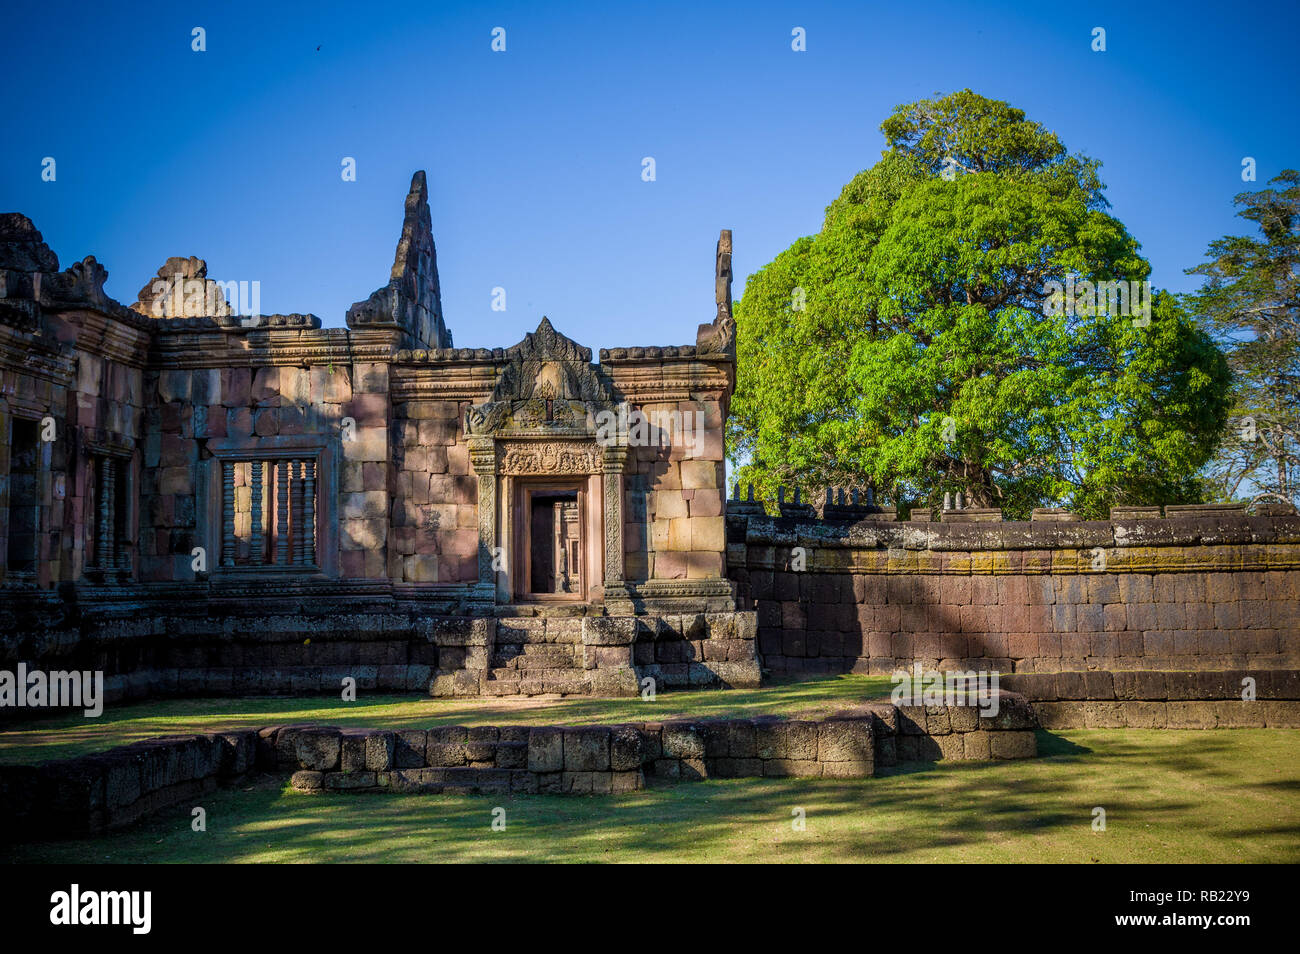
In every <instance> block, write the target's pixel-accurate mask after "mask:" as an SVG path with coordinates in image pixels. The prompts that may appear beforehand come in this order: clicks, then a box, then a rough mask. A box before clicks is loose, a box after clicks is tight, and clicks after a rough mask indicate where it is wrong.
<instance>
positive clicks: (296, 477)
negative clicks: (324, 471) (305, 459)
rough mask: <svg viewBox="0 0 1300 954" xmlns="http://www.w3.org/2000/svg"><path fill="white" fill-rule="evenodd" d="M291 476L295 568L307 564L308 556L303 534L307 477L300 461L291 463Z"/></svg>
mask: <svg viewBox="0 0 1300 954" xmlns="http://www.w3.org/2000/svg"><path fill="white" fill-rule="evenodd" d="M289 476H290V477H291V478H292V479H293V485H292V487H291V492H292V494H293V529H292V531H291V532H292V533H293V563H294V566H302V565H303V564H304V563H306V562H307V560H306V555H305V554H304V553H303V544H304V543H305V542H306V541H305V540H304V538H303V533H302V478H303V477H305V476H306V474H305V473H304V470H303V463H302V461H300V460H293V461H290V462H289Z"/></svg>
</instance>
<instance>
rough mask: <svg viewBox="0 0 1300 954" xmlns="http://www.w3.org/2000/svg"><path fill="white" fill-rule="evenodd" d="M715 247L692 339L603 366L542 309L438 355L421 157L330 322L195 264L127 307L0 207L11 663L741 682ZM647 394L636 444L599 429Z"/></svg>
mask: <svg viewBox="0 0 1300 954" xmlns="http://www.w3.org/2000/svg"><path fill="white" fill-rule="evenodd" d="M715 265H716V273H717V276H718V285H719V294H718V299H717V302H716V306H717V310H716V315H715V317H714V320H713V321H711V322H709V323H706V324H704V325H701V327H700V329H699V331H698V334H697V336H696V342H695V343H694V344H691V345H683V346H680V347H636V348H616V349H610V350H608V351H604V352H602V353H601V355H600V363H599V364H593V363H592V353H591V351H590V349H588V348H584V347H582V346H580V345H578V344H576V343H575V342H573V341H571V340H569V339H568V338H566V337H564V336H563V335H562V334H560V333H559V332H557V331H556V330H555V329H554V328H553V327H552V325H551V324H550V322H549V321H547V320H546V319H544V318H543V319H542V321H541V324H540V325H539V326H538V328H537V330H536V331H535V332H534V333H532V334H529V335H526V336H525V338H524V340H523V341H521V342H519V343H518V344H517V345H515V346H513V347H510V348H494V349H488V348H477V349H466V348H455V347H453V343H452V337H451V333H450V331H449V330H448V329H447V325H446V322H445V320H444V317H443V313H442V304H441V296H440V290H439V281H438V274H437V261H436V251H435V249H434V243H433V237H432V231H431V223H430V215H429V208H428V202H427V194H426V186H425V180H424V174H423V173H417V174H416V176H415V177H414V178H413V180H412V183H411V189H410V193H409V194H408V196H407V199H406V207H405V216H404V221H403V226H402V233H401V238H400V240H399V242H398V246H397V252H396V255H395V260H394V264H393V269H392V273H391V277H390V281H389V282H388V284H387V285H385V286H384V287H383V288H380V289H379V290H378V291H376V292H374V293H373V294H372V295H370V296H369V298H367V299H366V300H365V301H362V302H358V303H357V304H356V305H353V306H352V308H351V309H350V310H349V311H348V314H347V327H346V328H338V329H324V328H321V326H320V324H321V323H320V321H319V319H318V318H316V317H315V316H312V315H298V314H294V315H271V316H247V315H241V314H239V313H237V312H236V311H235V310H234V309H232V308H231V307H230V306H229V305H228V304H227V303H226V301H225V298H224V297H223V295H222V294H221V292H220V289H219V286H218V284H217V283H216V282H214V281H213V280H212V279H211V278H209V277H208V275H207V269H206V264H205V263H204V262H203V261H202V260H201V259H197V258H193V257H190V258H172V259H169V260H168V261H167V262H166V263H165V264H164V265H163V266H162V267H161V268H160V269H159V271H158V275H157V276H156V277H155V278H154V279H151V280H150V282H149V283H147V284H146V285H145V287H144V288H143V289H141V291H140V294H139V296H138V300H137V302H136V303H135V304H134V305H133V306H132V307H131V308H125V307H123V306H122V305H120V304H119V303H117V302H116V301H113V300H112V299H110V298H109V297H108V296H107V295H105V293H104V291H103V282H104V279H105V278H106V277H107V273H106V272H105V271H104V269H103V268H102V267H101V266H99V265H98V263H96V262H95V260H94V259H93V258H87V259H86V260H85V261H84V262H80V263H77V264H76V265H74V266H73V267H72V268H70V269H67V270H65V271H59V267H58V261H57V258H56V257H55V256H54V254H53V252H51V251H50V249H49V248H48V247H47V246H46V245H45V244H44V242H43V241H42V239H41V236H40V233H39V232H37V231H36V230H35V228H34V227H33V226H32V223H31V222H30V221H29V220H28V219H26V217H24V216H21V215H18V214H9V215H6V216H4V217H3V218H0V433H2V434H3V435H4V437H5V441H4V445H3V451H2V452H0V639H3V642H2V643H0V663H10V664H12V663H15V662H17V661H18V660H20V659H22V660H26V661H28V662H29V663H32V664H35V665H43V666H45V667H47V668H55V667H59V668H68V667H76V668H95V669H102V670H104V671H105V672H106V673H107V674H108V675H109V677H110V683H111V696H112V698H114V699H120V698H124V697H134V696H141V695H148V694H153V693H166V692H188V691H200V692H212V691H217V692H246V691H251V692H256V691H270V692H281V691H321V690H323V689H331V690H332V689H334V688H335V687H336V686H337V678H338V674H339V670H340V668H350V669H357V668H358V667H360V669H361V672H360V679H361V681H362V682H363V683H371V684H373V685H375V686H378V687H382V688H404V689H405V688H416V687H417V686H418V685H420V684H421V683H423V684H424V685H426V686H430V687H431V688H432V689H433V691H435V692H437V693H440V694H441V693H447V694H467V693H478V692H483V693H493V694H503V695H504V694H515V693H524V694H528V693H536V692H619V693H627V692H631V691H635V689H636V685H637V678H636V676H637V673H636V672H635V671H634V668H633V666H634V663H635V664H636V665H639V666H642V667H649V668H650V669H651V670H653V675H654V677H655V678H656V679H657V680H660V682H661V686H663V687H665V688H671V687H672V686H673V685H680V686H686V685H709V684H713V685H754V684H756V683H757V680H758V666H757V661H756V658H755V656H754V650H753V645H754V635H755V633H754V625H753V618H752V614H746V613H743V612H742V613H737V606H736V602H735V592H734V586H733V584H732V583H731V582H730V581H729V580H728V579H727V577H726V572H725V552H724V551H725V539H724V538H725V527H724V519H725V518H724V498H725V490H724V468H723V446H722V428H723V420H724V418H725V415H726V409H727V402H728V399H729V397H730V394H731V390H732V387H733V385H734V379H735V374H734V322H733V321H732V318H731V314H730V307H731V302H730V235H729V233H725V232H724V233H723V236H722V238H721V240H720V241H719V243H718V254H717V261H716V263H715ZM637 414H642V415H645V417H646V418H647V419H648V420H649V421H651V422H652V426H651V427H650V430H649V434H648V435H641V438H642V439H634V438H635V437H636V435H635V434H633V433H630V432H629V431H628V429H627V428H626V427H625V426H624V427H621V428H616V429H615V430H614V431H613V433H612V434H611V433H610V432H609V431H608V430H607V431H606V432H604V433H602V432H601V430H600V423H601V421H602V420H603V419H604V418H607V417H609V416H613V417H614V418H616V419H622V420H627V419H628V418H629V417H631V416H634V415H637ZM683 426H684V427H685V428H686V429H687V430H686V433H685V435H684V434H683V433H681V429H682V428H683ZM46 431H49V432H51V433H49V434H48V435H46V433H45V432H46ZM686 438H689V439H686ZM548 519H549V520H550V522H549V523H548V522H547V520H548ZM706 614H707V618H706ZM592 617H600V618H606V619H610V620H615V622H612V623H610V624H609V625H608V626H605V625H603V624H600V623H597V622H593V621H592V619H591V618H592ZM584 618H585V619H584ZM618 620H622V622H617V621H618ZM710 639H716V640H717V642H716V643H712V644H710V648H709V650H708V652H706V651H705V650H704V648H703V643H704V642H705V641H707V640H710ZM638 640H639V641H640V643H641V645H639V646H638V647H637V648H636V650H635V653H634V650H633V643H635V642H637V641H638ZM746 641H747V642H748V645H747V646H745V645H741V644H743V643H745V642H746ZM674 643H675V644H677V645H675V646H674V645H672V644H674ZM715 663H716V665H714V664H715ZM349 674H350V675H353V676H356V675H358V673H356V672H351V673H349Z"/></svg>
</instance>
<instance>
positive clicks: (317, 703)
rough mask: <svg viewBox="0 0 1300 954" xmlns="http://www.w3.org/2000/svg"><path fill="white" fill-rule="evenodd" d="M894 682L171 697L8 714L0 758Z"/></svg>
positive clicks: (552, 717)
mask: <svg viewBox="0 0 1300 954" xmlns="http://www.w3.org/2000/svg"><path fill="white" fill-rule="evenodd" d="M891 689H892V684H891V681H889V677H888V676H826V677H819V678H813V680H802V681H797V682H784V684H776V685H766V686H763V688H762V689H728V690H727V691H718V690H711V691H707V690H706V691H697V693H659V694H658V695H656V698H655V701H654V702H650V701H642V699H641V698H640V697H636V698H632V699H594V698H586V697H573V698H567V699H559V698H551V699H529V698H520V697H515V698H508V697H507V698H504V699H493V698H461V699H430V698H429V697H426V695H412V694H404V695H380V694H369V695H368V694H364V693H363V694H360V697H359V698H357V701H356V702H343V701H342V699H339V698H338V697H331V695H320V697H300V698H273V697H270V698H256V697H252V698H211V699H164V701H155V702H142V703H136V704H127V706H118V707H109V708H105V710H104V714H103V715H101V716H100V717H99V719H86V717H83V716H82V715H81V714H77V715H68V716H55V717H42V719H32V720H27V721H21V723H19V721H10V723H4V724H0V764H8V766H13V764H32V763H36V762H43V760H45V759H66V758H72V756H74V755H85V754H86V753H94V751H103V750H104V749H112V747H113V746H117V745H125V743H127V742H134V741H136V740H140V738H155V737H157V736H169V734H170V736H174V734H179V733H191V732H212V730H214V729H234V728H260V727H263V725H287V724H294V723H296V724H303V723H312V724H316V725H339V727H356V728H374V729H406V728H412V729H420V728H432V727H434V725H530V724H539V725H546V724H551V725H555V724H568V725H580V724H591V723H604V724H615V723H630V721H638V723H645V721H662V720H666V719H681V717H724V716H757V715H785V716H789V715H797V714H806V715H809V716H818V715H824V714H827V712H833V711H836V710H841V708H846V707H849V706H855V704H858V703H862V702H868V701H872V699H888V697H889V690H891Z"/></svg>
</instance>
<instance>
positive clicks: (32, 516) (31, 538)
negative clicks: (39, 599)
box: [6, 418, 41, 580]
mask: <svg viewBox="0 0 1300 954" xmlns="http://www.w3.org/2000/svg"><path fill="white" fill-rule="evenodd" d="M12 427H13V439H12V442H11V443H10V446H9V522H8V528H9V531H8V534H9V536H8V552H7V556H8V561H7V563H6V567H7V568H8V572H7V575H8V577H9V578H10V579H18V580H24V579H27V580H34V579H35V577H36V561H37V556H38V552H39V551H38V541H39V535H40V516H41V511H40V501H41V490H40V479H41V473H40V470H41V466H40V465H41V444H40V425H39V424H38V423H37V422H36V421H28V420H24V419H22V418H14V419H13V424H12Z"/></svg>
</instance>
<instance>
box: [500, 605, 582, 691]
mask: <svg viewBox="0 0 1300 954" xmlns="http://www.w3.org/2000/svg"><path fill="white" fill-rule="evenodd" d="M591 676H592V673H591V671H590V670H588V669H587V668H586V663H585V654H584V651H583V645H582V619H581V618H576V617H559V616H533V617H511V618H502V619H498V620H497V621H496V640H495V645H494V646H493V651H492V653H491V655H490V657H489V661H488V672H487V678H486V680H485V681H484V683H483V688H484V691H485V693H486V694H487V695H492V696H539V695H566V696H567V695H591V693H592V690H593V685H592V678H591Z"/></svg>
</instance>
